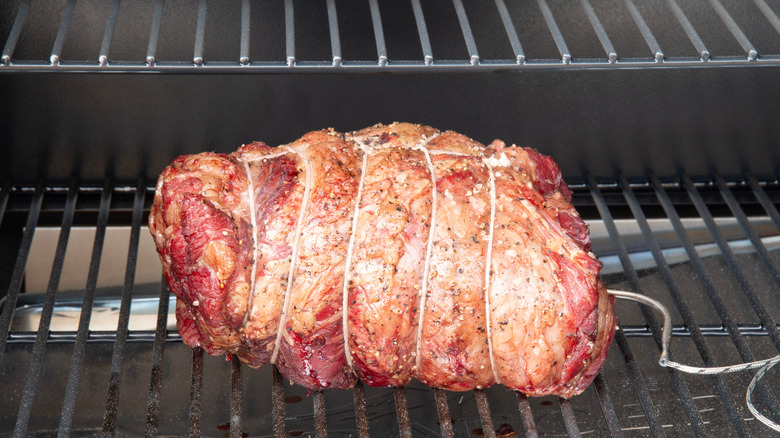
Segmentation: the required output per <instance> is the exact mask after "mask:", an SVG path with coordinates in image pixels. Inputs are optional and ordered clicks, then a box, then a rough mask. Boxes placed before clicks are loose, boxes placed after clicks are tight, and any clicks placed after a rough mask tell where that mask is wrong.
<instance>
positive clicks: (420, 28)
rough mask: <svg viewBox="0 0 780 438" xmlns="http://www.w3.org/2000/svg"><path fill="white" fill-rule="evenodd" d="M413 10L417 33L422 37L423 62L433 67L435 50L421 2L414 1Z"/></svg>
mask: <svg viewBox="0 0 780 438" xmlns="http://www.w3.org/2000/svg"><path fill="white" fill-rule="evenodd" d="M412 10H413V11H414V21H415V23H416V24H417V33H418V34H419V36H420V46H421V47H422V51H423V60H424V61H425V65H431V64H432V63H433V49H432V48H431V39H430V38H429V37H428V27H427V26H426V25H425V16H423V10H422V6H421V5H420V0H412Z"/></svg>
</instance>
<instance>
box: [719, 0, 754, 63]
mask: <svg viewBox="0 0 780 438" xmlns="http://www.w3.org/2000/svg"><path fill="white" fill-rule="evenodd" d="M710 5H711V6H712V8H713V9H715V12H716V13H717V14H718V16H719V17H720V19H721V20H722V21H723V24H725V25H726V27H727V28H728V29H729V32H731V35H733V36H734V39H735V40H737V42H738V43H739V45H740V46H742V49H743V50H744V51H745V53H746V54H747V56H748V60H750V61H755V60H756V58H757V57H758V51H757V50H756V48H755V47H753V44H752V43H751V42H750V40H748V37H747V36H745V33H744V32H742V29H740V28H739V25H738V24H737V22H736V21H734V18H733V17H732V16H731V15H730V14H729V11H727V10H726V8H724V7H723V5H722V4H721V3H720V1H718V0H710Z"/></svg>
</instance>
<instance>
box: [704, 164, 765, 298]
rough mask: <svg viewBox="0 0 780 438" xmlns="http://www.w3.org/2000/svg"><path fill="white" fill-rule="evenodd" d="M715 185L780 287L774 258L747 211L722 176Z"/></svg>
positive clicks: (717, 175) (716, 180) (716, 176)
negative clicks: (752, 224) (748, 216)
mask: <svg viewBox="0 0 780 438" xmlns="http://www.w3.org/2000/svg"><path fill="white" fill-rule="evenodd" d="M715 183H716V184H717V185H718V190H720V194H721V196H723V199H724V200H725V201H726V204H727V205H728V206H729V209H730V210H731V212H732V213H734V217H736V218H737V222H739V224H740V225H741V226H742V229H743V230H745V234H747V236H748V239H749V240H750V242H751V243H752V244H753V247H754V248H755V249H756V253H757V254H758V256H759V258H760V259H761V261H762V262H764V265H765V266H766V269H767V270H768V271H769V275H771V277H772V280H774V282H775V284H777V285H778V286H780V272H778V271H777V267H776V266H775V263H774V262H773V261H772V256H770V255H769V251H768V250H767V249H766V245H764V242H762V241H761V237H759V236H758V233H756V230H755V229H754V228H753V227H752V226H751V225H750V221H749V220H748V218H747V215H745V211H744V210H742V207H740V205H739V202H737V200H736V198H734V194H732V193H731V190H730V189H729V188H728V187H727V186H726V181H725V180H724V179H723V177H722V176H720V175H719V174H716V175H715Z"/></svg>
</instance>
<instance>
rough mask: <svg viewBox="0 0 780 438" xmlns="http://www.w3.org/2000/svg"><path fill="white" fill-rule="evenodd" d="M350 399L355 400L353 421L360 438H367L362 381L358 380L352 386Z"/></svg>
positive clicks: (366, 418) (366, 419) (364, 394)
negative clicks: (355, 423)
mask: <svg viewBox="0 0 780 438" xmlns="http://www.w3.org/2000/svg"><path fill="white" fill-rule="evenodd" d="M352 400H354V402H355V421H356V422H357V432H358V436H359V437H360V438H368V437H369V436H370V434H369V433H368V416H367V415H366V393H365V390H364V388H363V382H362V381H360V380H358V381H357V382H355V386H353V387H352Z"/></svg>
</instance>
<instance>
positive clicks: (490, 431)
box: [474, 389, 496, 438]
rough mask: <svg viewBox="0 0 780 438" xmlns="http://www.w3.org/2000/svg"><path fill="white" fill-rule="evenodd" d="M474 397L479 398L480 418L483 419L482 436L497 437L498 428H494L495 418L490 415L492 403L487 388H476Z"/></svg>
mask: <svg viewBox="0 0 780 438" xmlns="http://www.w3.org/2000/svg"><path fill="white" fill-rule="evenodd" d="M474 397H475V398H476V399H477V410H478V411H479V419H480V420H482V436H484V437H487V438H496V430H495V429H494V428H493V418H491V417H490V405H489V404H488V400H487V396H486V395H485V390H484V389H477V390H475V391H474Z"/></svg>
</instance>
